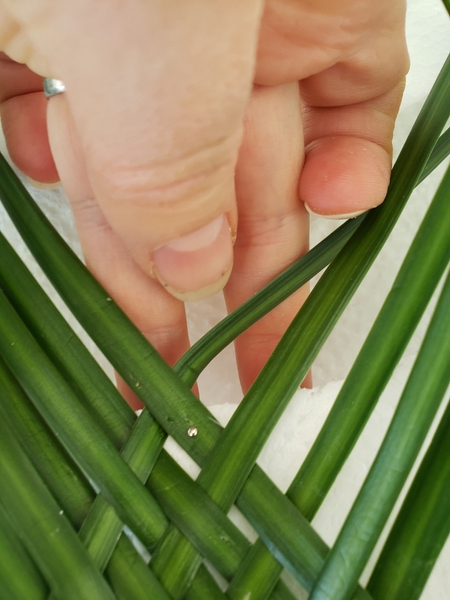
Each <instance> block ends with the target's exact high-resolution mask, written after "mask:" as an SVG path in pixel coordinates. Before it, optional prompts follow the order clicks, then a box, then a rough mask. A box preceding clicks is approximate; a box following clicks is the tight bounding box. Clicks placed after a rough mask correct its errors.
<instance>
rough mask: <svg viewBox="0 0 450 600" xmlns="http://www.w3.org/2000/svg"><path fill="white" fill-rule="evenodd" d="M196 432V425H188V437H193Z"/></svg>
mask: <svg viewBox="0 0 450 600" xmlns="http://www.w3.org/2000/svg"><path fill="white" fill-rule="evenodd" d="M197 433H198V429H197V427H189V429H188V432H187V434H188V436H189V437H195V436H196V435H197Z"/></svg>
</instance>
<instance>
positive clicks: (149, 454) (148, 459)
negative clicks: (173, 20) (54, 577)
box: [80, 412, 166, 570]
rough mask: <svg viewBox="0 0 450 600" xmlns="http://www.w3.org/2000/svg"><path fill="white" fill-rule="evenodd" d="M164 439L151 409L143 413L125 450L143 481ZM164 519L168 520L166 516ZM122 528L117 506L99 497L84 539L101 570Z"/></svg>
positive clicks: (85, 525)
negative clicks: (115, 508) (115, 507)
mask: <svg viewBox="0 0 450 600" xmlns="http://www.w3.org/2000/svg"><path fill="white" fill-rule="evenodd" d="M136 439H137V440H138V441H139V446H138V447H136V444H135V441H136ZM164 439H165V436H164V435H163V432H162V430H161V428H160V427H159V425H158V424H157V423H156V422H155V421H154V420H153V419H152V417H151V416H150V414H149V413H148V412H145V413H143V414H142V415H141V417H140V418H139V419H138V420H137V421H136V423H135V426H134V428H133V429H132V432H131V436H130V439H129V441H128V442H127V444H126V445H125V447H124V450H123V452H122V458H123V460H124V461H125V462H126V463H127V464H128V466H129V467H130V468H131V469H132V471H133V472H134V473H135V475H136V476H137V477H138V478H139V480H140V481H141V482H142V483H145V482H146V481H147V478H148V476H149V474H150V472H151V470H152V468H153V466H154V464H155V461H156V459H157V457H158V455H159V453H160V451H161V448H162V445H163V443H164ZM162 522H163V523H165V522H166V521H165V518H164V519H163V521H162ZM122 528H123V523H122V521H121V520H120V519H119V517H118V515H117V513H116V511H115V510H114V508H113V507H112V506H111V505H110V504H109V503H108V502H107V501H106V500H105V498H104V497H103V496H98V497H97V499H96V500H95V502H94V504H93V506H92V508H91V510H90V512H89V514H88V516H87V518H86V520H85V521H84V523H83V526H82V528H81V530H80V539H81V540H82V541H83V543H84V544H85V546H86V548H87V549H88V550H89V554H90V555H91V556H92V557H93V559H94V564H95V565H96V566H97V568H99V569H100V570H103V569H104V568H105V567H106V565H107V563H108V561H109V559H110V557H111V555H112V552H113V551H114V548H115V545H116V542H117V540H118V539H119V536H120V534H121V532H122ZM161 531H162V529H161ZM137 533H138V532H137Z"/></svg>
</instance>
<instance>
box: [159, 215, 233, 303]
mask: <svg viewBox="0 0 450 600" xmlns="http://www.w3.org/2000/svg"><path fill="white" fill-rule="evenodd" d="M232 264H233V241H232V235H231V231H230V227H229V224H228V220H227V218H226V216H225V215H221V216H220V217H217V219H214V221H212V222H211V223H209V224H208V225H205V226H204V227H202V228H201V229H198V230H197V231H194V232H193V233H190V234H188V235H186V236H183V237H181V238H178V239H176V240H173V241H171V242H169V243H168V244H166V245H165V246H162V247H161V248H158V249H157V250H155V252H154V253H153V270H154V274H155V276H156V277H157V279H158V280H159V281H160V282H161V283H162V285H163V286H164V287H165V288H166V289H167V291H168V292H170V293H171V294H172V296H175V298H178V299H180V300H183V301H184V302H194V301H197V300H201V299H202V298H206V297H208V296H212V295H213V294H216V293H217V292H219V291H220V290H221V289H222V288H223V287H224V286H225V284H226V282H227V281H228V278H229V277H230V273H231V268H232Z"/></svg>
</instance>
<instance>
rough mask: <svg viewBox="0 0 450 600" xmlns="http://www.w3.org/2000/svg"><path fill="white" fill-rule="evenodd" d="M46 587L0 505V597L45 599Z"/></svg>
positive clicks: (14, 599)
mask: <svg viewBox="0 0 450 600" xmlns="http://www.w3.org/2000/svg"><path fill="white" fill-rule="evenodd" d="M47 595H48V587H47V584H46V583H45V581H44V579H43V577H42V575H41V573H40V571H39V569H38V568H37V566H36V564H35V563H34V562H33V561H32V559H31V557H30V555H29V554H28V552H27V551H26V550H25V548H24V546H23V544H22V542H21V541H20V539H19V538H18V536H17V534H16V532H15V531H14V529H13V528H12V526H11V523H10V522H9V519H8V517H7V515H6V513H5V511H4V510H3V507H2V505H1V504H0V598H3V599H4V600H24V598H26V599H27V600H45V598H47Z"/></svg>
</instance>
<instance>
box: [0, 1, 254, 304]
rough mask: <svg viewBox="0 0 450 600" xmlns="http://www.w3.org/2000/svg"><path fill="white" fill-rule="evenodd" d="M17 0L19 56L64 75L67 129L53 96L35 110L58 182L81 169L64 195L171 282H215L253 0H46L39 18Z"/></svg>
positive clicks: (246, 73) (210, 285)
mask: <svg viewBox="0 0 450 600" xmlns="http://www.w3.org/2000/svg"><path fill="white" fill-rule="evenodd" d="M19 4H20V8H17V11H18V12H20V11H21V12H20V14H18V12H17V14H15V15H13V16H14V17H15V18H16V20H17V21H19V22H20V19H22V21H23V22H24V23H26V26H24V29H23V31H24V32H25V34H26V35H25V37H27V40H28V43H29V45H30V46H31V48H32V52H31V56H32V58H31V59H30V65H29V66H30V67H31V68H33V57H34V56H35V57H37V58H36V62H37V63H38V69H39V70H41V71H42V70H43V69H45V70H46V72H45V73H41V74H44V75H47V76H52V77H56V78H58V79H62V80H63V81H64V83H65V85H66V90H67V91H66V94H65V96H66V98H65V101H66V103H67V107H68V113H69V114H70V118H71V119H72V121H73V124H72V125H71V131H72V132H73V134H72V135H73V136H74V137H77V138H78V139H77V140H76V141H73V140H68V139H63V136H62V135H60V134H59V133H58V132H61V131H67V129H68V128H67V124H65V123H63V122H62V120H64V119H66V118H67V111H66V116H64V111H58V110H52V104H53V103H55V104H56V102H55V100H56V99H55V100H54V99H51V100H50V103H49V113H48V118H49V132H50V143H51V146H52V151H53V155H54V160H55V164H56V166H57V169H58V173H59V174H60V176H61V180H62V182H63V184H65V183H66V180H67V179H68V178H69V172H70V171H72V178H73V173H75V177H76V175H77V173H79V174H80V177H82V176H83V177H85V178H87V182H85V183H86V185H84V186H79V187H78V189H82V190H83V194H84V195H88V196H90V197H75V198H74V197H73V196H74V194H71V186H70V185H69V186H68V194H69V196H71V195H72V198H71V199H72V200H73V201H74V202H78V203H79V204H80V206H89V203H98V205H99V207H100V209H101V211H102V212H103V214H104V216H105V218H106V220H107V222H108V223H109V225H110V226H111V227H112V229H113V230H114V231H115V232H116V233H117V234H118V235H119V236H120V238H121V239H122V241H123V242H124V244H125V246H126V248H127V249H128V251H129V253H130V254H131V255H132V257H133V258H134V260H135V261H136V262H137V263H138V264H139V265H140V267H141V268H142V269H143V270H144V271H145V272H147V273H148V274H151V275H153V276H155V277H157V278H158V279H159V280H160V281H161V282H162V283H163V284H164V285H165V286H166V287H167V289H168V290H169V291H170V292H171V293H172V294H174V295H176V296H177V297H180V298H182V299H184V300H191V299H194V298H195V299H196V298H198V297H200V296H204V295H208V294H210V293H214V292H215V291H218V290H219V289H220V288H221V287H223V285H224V284H225V282H226V279H227V277H228V275H229V272H230V270H231V263H232V242H233V237H234V231H235V229H236V207H235V193H234V168H235V164H236V160H237V152H238V148H239V145H240V139H241V128H242V120H243V115H244V111H245V106H246V102H247V99H248V96H249V94H250V89H251V83H252V76H253V67H254V57H255V52H256V44H257V34H258V27H259V18H260V11H261V1H260V0H252V1H251V2H246V3H241V2H239V1H238V0H233V2H232V6H230V2H229V0H214V1H211V0H193V1H192V2H189V3H179V2H176V1H175V0H169V1H168V0H160V1H158V0H157V1H153V2H141V1H139V0H134V1H130V2H127V3H122V2H109V3H103V2H100V3H94V4H92V3H91V2H87V1H84V0H83V1H79V2H77V3H75V2H72V1H71V0H64V1H61V0H59V1H56V0H54V1H51V0H48V1H47V2H43V5H44V8H45V10H43V13H42V14H44V15H45V19H43V18H41V17H42V15H41V17H39V15H38V16H36V14H34V15H32V18H30V20H29V21H27V20H26V19H27V15H26V14H25V17H24V16H23V15H24V11H25V13H26V9H25V8H24V7H26V6H27V5H28V4H29V5H30V6H31V5H33V4H34V3H32V2H22V3H19ZM11 6H12V8H11V11H12V13H14V10H16V9H15V6H16V5H15V4H13V3H11ZM31 10H32V9H30V11H31ZM33 10H34V12H36V10H35V9H33ZM30 14H31V13H30ZM12 58H15V57H14V56H12ZM42 65H44V67H42ZM72 142H74V143H75V145H76V146H77V147H79V150H77V152H76V153H74V152H71V151H70V144H72ZM75 154H76V156H77V157H78V158H77V160H76V161H74V158H73V157H74V155H75ZM77 161H78V162H77ZM81 163H84V164H81ZM87 184H88V185H87ZM75 187H76V186H75ZM87 214H89V211H87Z"/></svg>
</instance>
